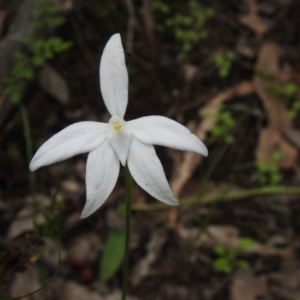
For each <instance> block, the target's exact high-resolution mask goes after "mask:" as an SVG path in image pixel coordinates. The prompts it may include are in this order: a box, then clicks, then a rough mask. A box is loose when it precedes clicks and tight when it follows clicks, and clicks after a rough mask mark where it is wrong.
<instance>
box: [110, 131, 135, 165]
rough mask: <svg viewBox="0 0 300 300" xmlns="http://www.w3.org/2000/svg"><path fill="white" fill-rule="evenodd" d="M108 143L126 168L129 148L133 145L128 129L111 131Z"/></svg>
mask: <svg viewBox="0 0 300 300" xmlns="http://www.w3.org/2000/svg"><path fill="white" fill-rule="evenodd" d="M108 141H109V143H110V145H111V147H112V148H113V149H114V151H115V152H116V154H117V156H118V158H119V160H120V162H121V164H122V165H123V166H125V164H126V160H127V156H128V152H129V147H130V144H131V135H130V132H129V131H128V130H127V128H126V127H125V128H122V129H121V130H113V129H112V130H111V131H110V132H109V135H108Z"/></svg>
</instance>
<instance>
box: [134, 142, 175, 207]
mask: <svg viewBox="0 0 300 300" xmlns="http://www.w3.org/2000/svg"><path fill="white" fill-rule="evenodd" d="M128 167H129V170H130V172H131V175H132V177H133V178H134V180H135V181H136V183H137V184H138V185H139V186H140V187H141V188H143V189H144V190H145V191H146V192H148V193H149V194H150V195H151V196H152V197H154V198H156V199H157V200H160V201H162V202H164V203H166V204H169V205H178V200H177V199H176V198H175V197H174V195H173V193H172V191H171V189H170V186H169V184H168V181H167V179H166V175H165V172H164V170H163V167H162V165H161V162H160V160H159V159H158V157H157V155H156V153H155V149H154V147H153V146H152V145H147V144H144V143H142V142H140V141H139V140H137V139H135V138H133V137H132V141H131V146H130V149H129V154H128Z"/></svg>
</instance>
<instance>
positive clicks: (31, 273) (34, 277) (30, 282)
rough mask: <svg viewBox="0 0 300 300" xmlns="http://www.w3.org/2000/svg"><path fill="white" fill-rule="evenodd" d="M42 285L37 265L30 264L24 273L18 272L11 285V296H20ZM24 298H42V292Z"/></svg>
mask: <svg viewBox="0 0 300 300" xmlns="http://www.w3.org/2000/svg"><path fill="white" fill-rule="evenodd" d="M40 286H41V284H40V282H39V280H38V272H37V270H36V268H35V266H30V265H28V267H27V270H26V271H25V272H23V273H17V274H16V276H15V278H14V280H13V282H12V284H11V287H10V290H11V292H10V296H11V297H20V296H22V295H26V294H29V293H31V292H33V291H35V290H37V289H38V288H39V287H40ZM22 299H24V300H42V299H43V295H41V293H37V294H34V295H32V296H28V297H24V298H22Z"/></svg>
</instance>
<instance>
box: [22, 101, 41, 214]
mask: <svg viewBox="0 0 300 300" xmlns="http://www.w3.org/2000/svg"><path fill="white" fill-rule="evenodd" d="M19 109H20V113H21V117H22V123H23V127H24V137H25V143H26V155H27V162H28V164H29V163H30V161H31V158H32V139H31V131H30V123H29V119H28V114H27V110H26V108H25V106H24V104H23V103H22V101H20V103H19ZM28 175H29V186H30V193H31V197H32V200H33V201H32V202H33V216H35V215H36V213H37V198H36V188H35V176H34V173H33V172H30V171H29V172H28Z"/></svg>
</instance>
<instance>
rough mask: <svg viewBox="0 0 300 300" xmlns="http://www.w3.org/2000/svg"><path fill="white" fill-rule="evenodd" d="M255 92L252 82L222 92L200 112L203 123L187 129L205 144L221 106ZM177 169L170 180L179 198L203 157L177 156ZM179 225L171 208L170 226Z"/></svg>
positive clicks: (189, 153)
mask: <svg viewBox="0 0 300 300" xmlns="http://www.w3.org/2000/svg"><path fill="white" fill-rule="evenodd" d="M253 91H254V87H253V84H252V82H250V81H243V82H241V83H239V84H237V85H236V86H233V87H231V88H229V89H227V90H225V91H222V92H221V93H219V94H218V95H217V96H215V97H214V98H212V99H211V100H209V101H208V103H207V104H206V105H205V106H204V107H203V108H202V109H200V110H199V115H200V117H201V118H202V122H201V123H200V124H199V125H198V126H196V123H195V122H190V123H189V124H188V125H187V127H188V128H189V129H190V130H191V131H192V132H193V133H194V134H195V135H197V136H198V137H199V138H200V139H201V140H202V141H203V142H205V140H206V136H207V133H208V132H209V131H210V130H211V128H212V127H213V126H214V124H215V122H216V117H217V114H218V111H219V107H220V104H222V103H223V102H225V101H228V100H230V99H232V98H233V97H244V96H247V95H249V94H251V93H252V92H253ZM176 159H177V161H176V164H175V169H174V171H173V176H172V178H171V180H170V186H171V189H172V191H173V193H174V195H175V197H177V198H179V196H180V193H181V191H182V189H183V187H184V185H185V184H186V182H187V181H188V180H189V179H190V177H191V176H192V174H193V172H194V170H195V169H196V168H197V167H198V165H199V164H200V163H201V161H202V159H203V156H200V155H199V154H195V153H191V152H184V153H183V154H182V156H181V159H179V157H178V156H176ZM176 223H177V208H174V207H173V208H171V209H170V214H169V226H170V227H172V228H174V227H176Z"/></svg>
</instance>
